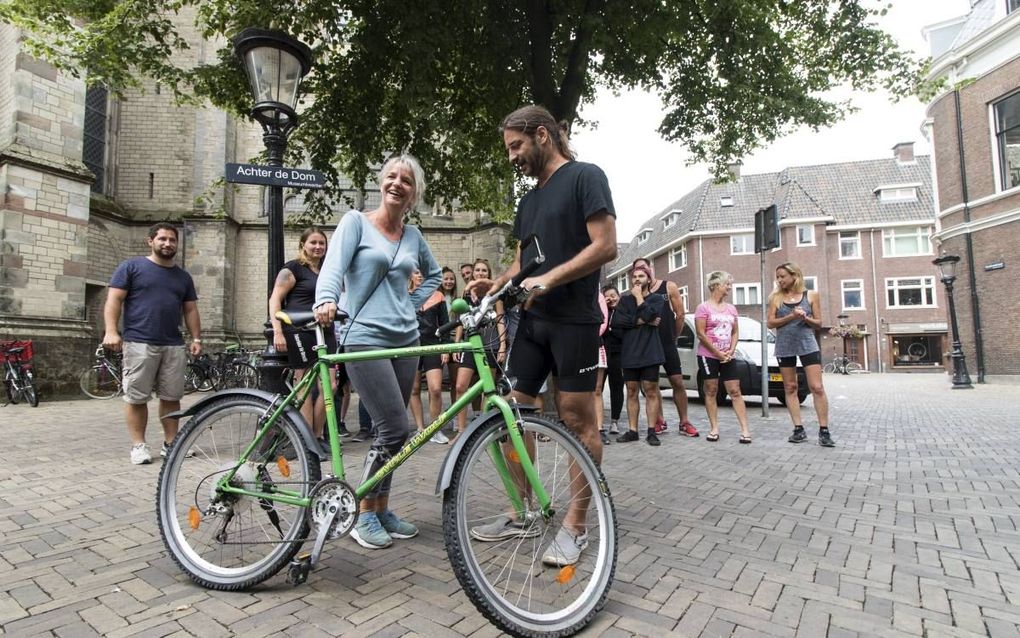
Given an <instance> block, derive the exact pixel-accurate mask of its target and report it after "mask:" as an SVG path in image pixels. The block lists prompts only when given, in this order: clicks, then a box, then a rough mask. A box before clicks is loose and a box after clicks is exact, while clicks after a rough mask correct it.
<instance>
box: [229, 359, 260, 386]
mask: <svg viewBox="0 0 1020 638" xmlns="http://www.w3.org/2000/svg"><path fill="white" fill-rule="evenodd" d="M227 378H228V380H229V382H228V387H231V388H257V387H259V371H258V370H257V369H255V366H253V365H250V364H248V363H242V362H240V361H239V362H235V363H233V364H231V366H230V368H228V372H227Z"/></svg>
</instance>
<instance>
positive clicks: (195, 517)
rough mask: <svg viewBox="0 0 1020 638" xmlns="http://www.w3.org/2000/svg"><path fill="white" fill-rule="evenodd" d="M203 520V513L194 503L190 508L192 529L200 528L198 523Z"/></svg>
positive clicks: (189, 522) (189, 517)
mask: <svg viewBox="0 0 1020 638" xmlns="http://www.w3.org/2000/svg"><path fill="white" fill-rule="evenodd" d="M201 522H202V514H201V512H199V511H198V508H197V507H195V506H194V505H192V506H191V509H189V510H188V525H190V526H191V529H198V524H199V523H201Z"/></svg>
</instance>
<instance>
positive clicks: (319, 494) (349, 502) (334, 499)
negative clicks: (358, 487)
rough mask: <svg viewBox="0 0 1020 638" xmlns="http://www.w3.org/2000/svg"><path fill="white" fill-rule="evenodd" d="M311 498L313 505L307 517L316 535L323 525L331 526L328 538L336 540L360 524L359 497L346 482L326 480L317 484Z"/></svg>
mask: <svg viewBox="0 0 1020 638" xmlns="http://www.w3.org/2000/svg"><path fill="white" fill-rule="evenodd" d="M309 498H311V500H312V504H311V506H310V507H309V508H308V510H307V513H306V516H307V517H308V523H309V524H310V525H311V526H312V528H313V529H314V530H315V533H316V534H317V533H318V530H319V529H320V528H321V527H322V526H323V525H329V532H328V534H327V538H328V539H329V540H334V539H337V538H340V537H341V536H346V535H347V534H348V533H350V531H351V530H352V529H354V525H355V523H357V522H358V497H357V495H355V493H354V488H352V487H351V486H350V485H348V484H347V483H346V482H344V481H341V480H340V479H338V478H334V477H330V478H324V479H322V480H321V481H319V482H318V483H316V484H315V487H313V488H312V491H311V493H310V494H309ZM334 514H335V515H334Z"/></svg>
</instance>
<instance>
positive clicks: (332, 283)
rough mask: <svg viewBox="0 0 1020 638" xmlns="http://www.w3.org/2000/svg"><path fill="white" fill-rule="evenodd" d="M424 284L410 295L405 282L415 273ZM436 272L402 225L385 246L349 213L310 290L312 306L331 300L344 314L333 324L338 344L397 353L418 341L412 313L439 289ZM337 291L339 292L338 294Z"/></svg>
mask: <svg viewBox="0 0 1020 638" xmlns="http://www.w3.org/2000/svg"><path fill="white" fill-rule="evenodd" d="M416 268H417V269H418V270H420V271H421V272H422V274H423V275H424V277H425V281H424V282H422V285H421V286H418V288H416V289H415V291H414V292H413V293H408V292H407V283H408V281H410V279H411V273H412V272H414V270H415V269H416ZM442 280H443V277H442V271H441V270H440V268H439V264H438V263H436V259H435V257H433V256H432V251H431V250H429V246H428V244H426V243H425V238H424V237H422V234H421V231H420V230H418V228H417V227H415V226H409V225H406V226H404V234H403V236H402V237H401V238H400V240H399V241H390V240H389V239H388V238H387V237H386V236H385V235H383V234H382V233H381V232H379V230H378V229H377V228H376V227H375V226H373V225H372V222H370V221H369V220H368V218H367V217H366V216H365V214H364V213H362V212H361V211H357V210H352V211H350V212H348V213H347V214H346V215H344V216H343V217H342V218H341V219H340V223H339V224H337V227H336V232H335V233H334V234H333V238H332V241H330V242H329V249H328V250H327V251H326V258H325V260H323V262H322V268H321V269H320V271H319V281H318V284H317V285H316V287H315V305H316V306H318V305H319V304H322V303H325V302H327V301H332V302H335V303H336V304H337V308H338V309H340V310H343V311H344V312H346V313H347V314H348V315H350V317H351V320H350V321H348V322H347V323H346V324H345V325H343V326H341V325H340V324H337V340H338V341H339V343H340V345H351V346H353V345H358V346H377V347H387V348H399V347H403V346H407V345H410V344H412V343H414V342H415V341H416V340H417V339H418V318H417V315H415V309H416V308H419V307H420V306H421V305H422V304H423V303H425V300H426V299H428V298H429V296H430V295H431V294H432V293H433V292H434V291H435V290H436V289H437V288H439V284H440V283H441V282H442ZM341 291H342V292H341Z"/></svg>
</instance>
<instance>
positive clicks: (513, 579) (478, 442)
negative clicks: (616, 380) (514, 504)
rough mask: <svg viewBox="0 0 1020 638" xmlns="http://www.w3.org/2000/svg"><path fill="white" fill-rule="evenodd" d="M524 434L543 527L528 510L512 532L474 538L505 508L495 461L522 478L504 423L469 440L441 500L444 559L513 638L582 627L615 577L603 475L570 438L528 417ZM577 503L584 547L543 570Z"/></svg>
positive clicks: (612, 526)
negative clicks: (547, 501)
mask: <svg viewBox="0 0 1020 638" xmlns="http://www.w3.org/2000/svg"><path fill="white" fill-rule="evenodd" d="M522 429H523V431H524V436H525V440H526V441H529V446H531V447H534V452H533V454H532V456H533V460H534V465H535V469H536V471H537V472H538V475H539V477H540V479H541V481H542V484H543V486H544V487H545V489H546V491H547V492H548V494H549V497H550V498H551V499H552V503H551V507H552V510H553V511H554V515H553V517H552V518H551V519H550V520H548V521H546V520H544V519H543V517H542V515H541V512H540V510H539V509H538V506H537V504H534V503H531V504H529V505H528V512H527V514H526V516H525V518H524V521H525V522H524V523H523V524H520V525H519V527H518V529H517V530H515V531H513V532H511V533H510V535H507V536H503V537H501V538H499V539H496V538H494V537H492V536H488V540H485V541H483V540H480V539H479V538H480V537H481V536H484V534H482V532H481V531H480V529H479V528H481V527H483V526H486V525H487V524H491V523H492V522H493V521H498V520H501V519H502V518H503V517H505V516H506V512H507V511H508V509H510V508H509V502H508V499H507V496H506V488H505V487H504V484H503V482H502V479H501V477H500V474H499V472H498V471H497V469H496V463H497V462H499V461H501V462H505V463H506V465H507V466H508V467H510V469H511V474H513V475H516V476H521V472H520V464H519V460H515V459H517V455H516V453H515V452H514V451H513V449H512V447H510V446H509V444H503V442H504V441H506V440H507V439H506V436H507V429H506V424H505V423H504V422H503V420H502V418H501V417H496V418H494V419H492V420H490V421H489V422H488V423H486V424H485V425H483V426H482V427H481V428H479V429H478V430H477V431H476V432H475V433H474V434H473V435H472V436H471V439H470V440H469V441H467V443H466V444H465V446H464V449H463V450H462V451H461V453H460V456H459V457H458V458H457V464H456V466H455V468H454V472H453V478H452V481H451V484H450V487H449V489H447V490H446V493H445V495H444V500H443V533H444V536H445V539H446V548H447V553H448V554H449V557H450V562H451V564H452V565H453V570H454V573H455V574H456V575H457V579H458V580H459V581H460V584H461V587H463V588H464V592H465V593H466V594H467V596H468V598H470V599H471V602H473V603H474V605H475V607H477V608H478V610H479V611H480V612H481V613H482V614H483V615H484V616H486V617H487V618H488V619H489V620H491V621H492V622H493V623H495V624H496V625H497V626H498V627H500V628H501V629H503V630H504V631H506V632H507V633H510V634H512V635H516V636H566V635H570V634H573V633H575V632H577V631H579V630H581V629H582V628H584V627H585V626H587V625H588V623H590V622H591V620H592V618H594V617H595V614H597V613H598V612H599V610H600V609H602V606H603V605H604V604H605V601H606V597H607V596H608V594H609V588H610V586H611V585H612V582H613V573H614V572H615V570H616V553H617V537H616V514H615V512H614V509H613V501H612V497H611V496H610V494H609V488H608V486H607V485H606V481H605V478H604V477H603V476H602V472H601V470H600V469H599V467H598V465H596V463H595V461H594V459H592V457H591V454H590V453H589V452H588V450H587V449H585V447H584V446H583V445H582V444H581V442H580V441H579V440H578V439H577V437H576V436H575V435H574V434H573V433H572V432H570V431H569V430H568V429H567V428H566V427H565V426H562V425H560V424H556V423H552V422H550V421H546V420H544V419H540V418H537V417H533V416H526V417H524V418H523V422H522ZM497 459H498V460H499V461H497ZM515 470H516V471H515ZM518 480H519V479H518ZM581 486H586V488H587V489H582V488H581ZM585 499H587V501H588V505H587V514H586V518H585V522H586V532H587V545H586V547H585V548H584V549H583V550H582V551H581V553H580V557H579V558H578V560H577V562H576V563H574V564H573V565H565V566H560V565H555V564H552V565H547V564H545V563H544V562H543V559H544V558H545V557H544V555H546V554H549V552H550V550H549V546H550V544H551V543H552V542H553V539H554V538H555V537H556V536H557V533H558V532H559V530H560V528H561V527H563V519H564V516H565V515H566V514H567V512H568V510H570V509H571V507H576V506H577V505H578V503H579V502H581V501H584V500H585ZM577 531H580V530H577ZM550 562H553V563H554V562H555V561H550Z"/></svg>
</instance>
